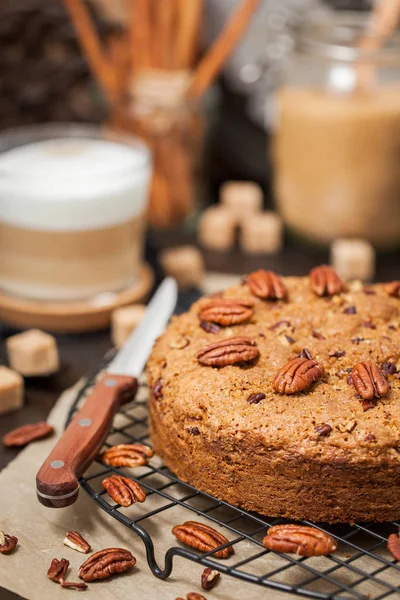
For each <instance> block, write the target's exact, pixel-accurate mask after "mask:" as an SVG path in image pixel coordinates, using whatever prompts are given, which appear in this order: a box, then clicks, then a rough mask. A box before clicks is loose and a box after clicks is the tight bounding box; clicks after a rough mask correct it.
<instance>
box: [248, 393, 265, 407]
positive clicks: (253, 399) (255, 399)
mask: <svg viewBox="0 0 400 600" xmlns="http://www.w3.org/2000/svg"><path fill="white" fill-rule="evenodd" d="M264 398H266V395H265V394H264V393H263V392H259V393H258V394H250V396H249V397H248V398H247V402H248V403H249V404H258V403H259V402H261V400H264Z"/></svg>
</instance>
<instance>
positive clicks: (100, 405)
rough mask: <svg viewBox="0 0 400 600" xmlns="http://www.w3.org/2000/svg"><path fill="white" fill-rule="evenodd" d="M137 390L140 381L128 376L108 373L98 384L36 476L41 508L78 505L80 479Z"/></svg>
mask: <svg viewBox="0 0 400 600" xmlns="http://www.w3.org/2000/svg"><path fill="white" fill-rule="evenodd" d="M136 390H137V380H136V379H135V378H134V377H129V376H126V375H114V374H112V375H110V374H107V373H106V374H105V375H103V377H102V378H101V379H100V380H99V381H98V383H97V384H96V386H95V387H94V389H93V390H92V392H91V394H90V396H89V397H88V398H87V400H86V402H85V404H84V406H83V407H82V409H81V410H80V411H79V412H78V413H77V414H76V415H75V417H74V418H73V420H72V421H71V423H70V425H69V426H68V428H67V429H66V431H65V432H64V434H63V435H62V437H61V438H60V440H59V441H58V443H57V444H56V445H55V447H54V448H53V450H52V451H51V453H50V455H49V456H48V458H47V459H46V461H45V462H44V463H43V465H42V467H41V469H40V471H39V472H38V474H37V477H36V492H37V496H38V499H39V501H40V502H41V503H42V504H44V505H45V506H49V507H52V508H61V507H64V506H69V505H70V504H73V503H74V502H75V501H76V499H77V498H78V493H79V483H78V480H79V477H80V476H81V475H82V473H83V472H84V470H85V468H86V467H87V466H88V465H89V464H90V463H91V462H92V461H93V460H94V458H95V457H96V455H97V454H98V452H99V450H100V449H101V447H102V445H103V442H104V440H105V438H106V436H107V433H108V430H109V428H110V426H111V424H112V419H113V416H114V414H115V413H116V411H117V410H118V409H119V407H120V406H121V405H122V404H124V403H126V402H129V401H130V400H132V398H133V396H134V394H135V393H136Z"/></svg>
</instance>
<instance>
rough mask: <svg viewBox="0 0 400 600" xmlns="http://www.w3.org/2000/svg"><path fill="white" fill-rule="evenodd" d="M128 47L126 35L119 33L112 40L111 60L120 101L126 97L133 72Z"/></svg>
mask: <svg viewBox="0 0 400 600" xmlns="http://www.w3.org/2000/svg"><path fill="white" fill-rule="evenodd" d="M128 47H129V42H128V41H127V35H126V34H125V33H118V34H116V35H114V36H113V37H112V38H111V39H110V60H111V64H112V68H113V69H114V73H115V79H116V85H117V90H118V99H119V101H120V100H122V98H123V96H124V95H125V91H126V89H127V82H128V78H129V73H130V70H131V64H130V58H131V57H130V56H129V53H128V52H127V51H126V49H127V48H128Z"/></svg>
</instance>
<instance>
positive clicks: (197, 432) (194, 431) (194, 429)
mask: <svg viewBox="0 0 400 600" xmlns="http://www.w3.org/2000/svg"><path fill="white" fill-rule="evenodd" d="M188 432H189V433H190V435H200V429H199V428H198V427H191V428H190V429H188Z"/></svg>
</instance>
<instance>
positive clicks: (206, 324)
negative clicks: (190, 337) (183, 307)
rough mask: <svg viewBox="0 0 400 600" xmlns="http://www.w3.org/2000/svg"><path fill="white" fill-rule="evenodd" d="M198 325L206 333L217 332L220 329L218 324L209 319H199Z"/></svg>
mask: <svg viewBox="0 0 400 600" xmlns="http://www.w3.org/2000/svg"><path fill="white" fill-rule="evenodd" d="M200 327H201V328H202V329H204V331H206V332H207V333H218V332H219V331H220V330H221V327H220V326H219V325H217V324H216V323H211V321H200Z"/></svg>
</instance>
